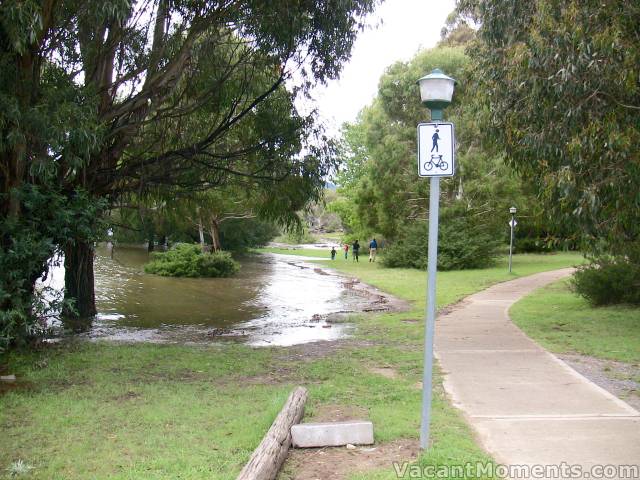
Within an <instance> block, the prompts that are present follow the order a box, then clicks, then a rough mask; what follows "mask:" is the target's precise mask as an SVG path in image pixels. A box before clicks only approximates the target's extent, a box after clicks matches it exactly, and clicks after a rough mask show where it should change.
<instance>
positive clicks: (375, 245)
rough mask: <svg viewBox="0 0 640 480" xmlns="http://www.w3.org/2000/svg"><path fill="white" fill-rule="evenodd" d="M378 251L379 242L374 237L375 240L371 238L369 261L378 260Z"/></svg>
mask: <svg viewBox="0 0 640 480" xmlns="http://www.w3.org/2000/svg"><path fill="white" fill-rule="evenodd" d="M377 253H378V242H376V239H375V238H374V239H373V240H371V242H369V261H370V262H375V261H376V254H377Z"/></svg>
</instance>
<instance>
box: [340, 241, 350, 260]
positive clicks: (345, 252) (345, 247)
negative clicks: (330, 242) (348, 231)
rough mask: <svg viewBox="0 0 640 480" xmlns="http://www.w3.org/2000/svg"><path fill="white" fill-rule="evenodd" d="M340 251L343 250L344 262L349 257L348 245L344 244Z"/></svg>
mask: <svg viewBox="0 0 640 480" xmlns="http://www.w3.org/2000/svg"><path fill="white" fill-rule="evenodd" d="M342 249H343V250H344V259H345V260H346V259H347V257H348V256H349V244H348V243H345V244H344V247H342Z"/></svg>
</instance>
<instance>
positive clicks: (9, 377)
mask: <svg viewBox="0 0 640 480" xmlns="http://www.w3.org/2000/svg"><path fill="white" fill-rule="evenodd" d="M15 381H16V376H15V375H0V382H7V383H13V382H15Z"/></svg>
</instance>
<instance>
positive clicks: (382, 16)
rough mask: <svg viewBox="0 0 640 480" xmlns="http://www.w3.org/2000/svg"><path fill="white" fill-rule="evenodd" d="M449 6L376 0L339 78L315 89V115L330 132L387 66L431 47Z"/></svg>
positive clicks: (432, 0) (448, 0)
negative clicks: (380, 1)
mask: <svg viewBox="0 0 640 480" xmlns="http://www.w3.org/2000/svg"><path fill="white" fill-rule="evenodd" d="M454 7H455V0H386V1H385V2H384V3H383V4H382V5H380V6H379V7H378V9H377V11H376V12H375V13H374V15H373V16H372V18H371V19H370V21H369V23H370V24H371V25H373V28H371V29H367V30H365V31H363V32H361V33H360V35H359V36H358V39H357V40H356V43H355V45H354V48H353V55H352V57H351V60H350V62H349V63H348V64H347V65H345V66H344V69H343V71H342V75H341V77H340V79H339V80H336V81H332V82H330V83H329V85H328V86H327V87H320V88H318V89H316V91H315V94H314V97H315V99H316V102H317V106H318V108H319V109H320V115H321V117H322V118H323V119H324V120H325V121H326V123H327V126H328V127H329V129H330V131H333V132H336V131H337V130H338V129H339V128H340V126H341V125H342V123H344V122H347V121H353V120H355V118H356V115H357V114H358V112H359V111H360V110H361V109H362V108H363V107H364V106H366V105H368V104H369V103H370V102H371V100H372V99H373V98H374V97H375V95H376V92H377V89H378V80H379V79H380V76H381V75H382V74H383V73H384V70H385V68H386V67H388V66H389V65H391V64H392V63H394V62H396V61H398V60H403V61H406V60H409V59H410V58H412V57H413V56H414V55H415V54H416V53H417V52H418V51H419V50H421V49H423V48H431V47H434V46H435V44H436V43H437V42H438V40H439V39H440V30H441V29H442V27H443V26H444V23H445V20H446V18H447V16H448V15H449V13H451V11H452V10H453V9H454ZM380 23H381V24H380ZM377 24H379V25H378V27H377V28H376V27H375V25H377ZM425 73H428V72H425ZM416 80H417V79H416ZM416 101H419V99H416Z"/></svg>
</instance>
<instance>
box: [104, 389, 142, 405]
mask: <svg viewBox="0 0 640 480" xmlns="http://www.w3.org/2000/svg"><path fill="white" fill-rule="evenodd" d="M136 398H140V394H139V393H136V392H133V391H128V392H126V393H123V394H122V395H116V396H115V397H112V398H111V399H112V400H114V401H116V402H118V403H124V402H126V401H128V400H135V399H136Z"/></svg>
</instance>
